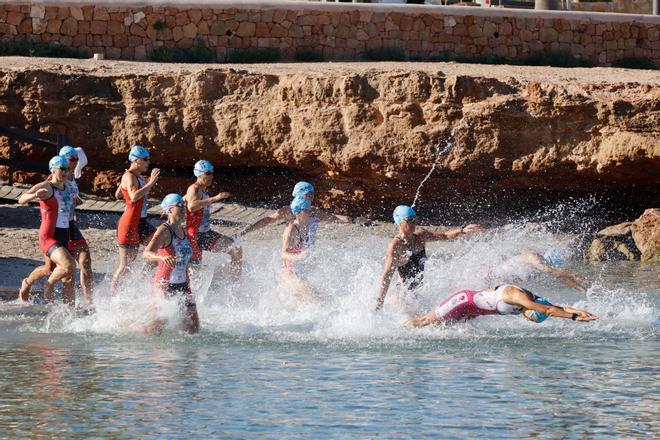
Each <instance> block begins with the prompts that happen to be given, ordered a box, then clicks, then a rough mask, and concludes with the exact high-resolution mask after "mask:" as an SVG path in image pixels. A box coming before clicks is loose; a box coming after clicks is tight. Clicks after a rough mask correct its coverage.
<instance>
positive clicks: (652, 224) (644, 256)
mask: <svg viewBox="0 0 660 440" xmlns="http://www.w3.org/2000/svg"><path fill="white" fill-rule="evenodd" d="M631 229H632V237H633V239H634V240H635V244H636V245H637V248H638V249H639V250H640V251H641V260H642V261H653V262H660V209H658V208H653V209H647V210H646V211H644V213H643V214H642V215H641V217H639V218H638V219H637V220H635V221H634V222H633V224H632V227H631Z"/></svg>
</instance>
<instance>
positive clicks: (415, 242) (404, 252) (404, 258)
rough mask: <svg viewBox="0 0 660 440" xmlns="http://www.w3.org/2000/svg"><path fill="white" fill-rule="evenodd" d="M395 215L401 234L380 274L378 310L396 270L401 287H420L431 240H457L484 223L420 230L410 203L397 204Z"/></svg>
mask: <svg viewBox="0 0 660 440" xmlns="http://www.w3.org/2000/svg"><path fill="white" fill-rule="evenodd" d="M393 217H394V223H395V224H397V225H398V226H399V233H398V234H397V236H396V237H394V238H393V239H392V242H391V243H390V245H389V247H388V248H387V253H386V254H385V267H384V268H383V274H382V275H381V277H380V285H379V292H378V298H377V304H376V310H379V309H380V308H382V307H383V303H384V302H385V297H386V295H387V291H388V289H389V287H390V283H391V281H392V276H393V275H394V271H397V272H398V278H399V286H398V288H397V290H403V289H406V290H414V289H416V288H417V287H419V286H420V284H421V283H422V279H423V274H424V264H425V262H426V243H427V242H430V241H443V240H453V239H454V238H456V237H458V236H459V235H461V234H468V233H470V232H476V231H480V230H481V226H479V225H474V224H471V225H467V226H465V227H463V228H456V229H452V230H450V231H447V232H431V231H427V230H425V229H419V230H417V229H416V225H415V222H416V220H417V213H416V212H415V210H414V209H412V208H411V207H410V206H405V205H400V206H397V207H396V209H395V210H394V214H393ZM402 288H403V289H402ZM398 293H404V292H398Z"/></svg>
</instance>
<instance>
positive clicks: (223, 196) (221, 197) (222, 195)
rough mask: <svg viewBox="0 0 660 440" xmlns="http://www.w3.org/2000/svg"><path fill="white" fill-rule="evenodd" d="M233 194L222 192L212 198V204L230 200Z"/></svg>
mask: <svg viewBox="0 0 660 440" xmlns="http://www.w3.org/2000/svg"><path fill="white" fill-rule="evenodd" d="M229 197H231V194H230V193H228V192H221V193H218V194H216V195H215V196H213V197H211V203H215V202H219V201H220V200H224V199H228V198H229Z"/></svg>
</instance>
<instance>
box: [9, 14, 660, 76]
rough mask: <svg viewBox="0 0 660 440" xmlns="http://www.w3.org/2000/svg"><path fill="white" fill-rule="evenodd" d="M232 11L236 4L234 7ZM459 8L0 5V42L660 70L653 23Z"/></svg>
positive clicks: (223, 57)
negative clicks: (626, 62) (539, 58)
mask: <svg viewBox="0 0 660 440" xmlns="http://www.w3.org/2000/svg"><path fill="white" fill-rule="evenodd" d="M234 6H236V4H234ZM626 17H627V18H626V19H622V16H620V15H619V16H614V15H605V14H585V13H553V12H535V11H514V10H495V9H493V8H490V9H488V10H485V9H482V8H460V7H453V8H452V7H444V8H443V7H430V6H426V7H419V6H410V7H408V8H401V7H398V8H394V7H389V8H383V7H382V6H380V5H349V6H335V5H320V4H319V5H313V4H312V5H310V4H309V3H307V4H306V6H305V7H302V6H300V7H298V8H296V7H295V4H294V5H293V6H291V5H288V4H287V5H283V4H270V5H268V4H264V5H263V6H261V7H257V6H251V7H248V6H246V7H244V8H240V7H222V8H183V7H152V6H141V7H130V6H105V5H99V6H89V5H82V4H81V5H80V6H70V4H69V6H61V5H60V6H58V5H48V4H34V3H31V4H4V5H0V36H1V38H4V39H15V38H20V37H28V38H36V39H38V40H41V41H44V42H59V43H60V44H63V45H67V46H73V47H78V48H84V49H87V50H89V51H90V52H95V53H97V52H98V53H103V54H105V56H106V57H107V58H110V59H124V60H144V59H146V58H147V57H148V54H149V53H150V51H151V50H153V49H155V48H158V47H162V46H165V47H178V48H190V47H192V46H193V45H194V44H195V41H196V40H203V41H204V42H205V43H206V45H208V46H209V47H211V48H213V49H214V50H215V52H216V55H217V60H218V61H227V60H230V59H231V56H232V52H233V51H235V50H238V49H248V48H257V47H277V48H279V49H280V51H281V54H282V56H283V58H284V59H292V58H294V56H295V54H296V52H297V51H300V50H314V51H316V52H318V53H320V54H322V55H323V57H325V58H326V59H328V60H350V59H356V58H359V57H360V55H361V54H362V53H363V52H364V51H365V50H368V49H372V48H380V47H398V48H400V49H402V50H403V51H404V52H405V53H406V54H408V55H409V56H417V57H430V56H434V55H438V54H443V53H451V54H454V55H458V56H477V55H498V56H506V57H512V58H517V57H526V56H530V55H532V54H538V53H546V54H547V53H551V52H557V51H565V52H571V53H573V54H574V55H576V56H577V57H581V58H584V59H589V60H592V61H595V62H597V63H598V64H599V65H609V64H610V63H611V62H612V61H615V60H617V59H620V58H624V57H646V58H649V59H651V60H653V61H654V62H655V63H656V64H657V65H660V18H657V17H650V16H634V17H633V16H629V15H628V16H626Z"/></svg>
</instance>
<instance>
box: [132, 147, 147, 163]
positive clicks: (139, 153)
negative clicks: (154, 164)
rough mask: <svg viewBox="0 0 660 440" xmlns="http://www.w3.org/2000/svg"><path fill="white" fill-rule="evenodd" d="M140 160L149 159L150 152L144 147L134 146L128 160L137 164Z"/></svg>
mask: <svg viewBox="0 0 660 440" xmlns="http://www.w3.org/2000/svg"><path fill="white" fill-rule="evenodd" d="M138 159H149V150H147V149H146V148H144V147H143V146H142V145H133V148H131V152H130V153H128V160H130V161H131V162H135V161H136V160H138Z"/></svg>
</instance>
